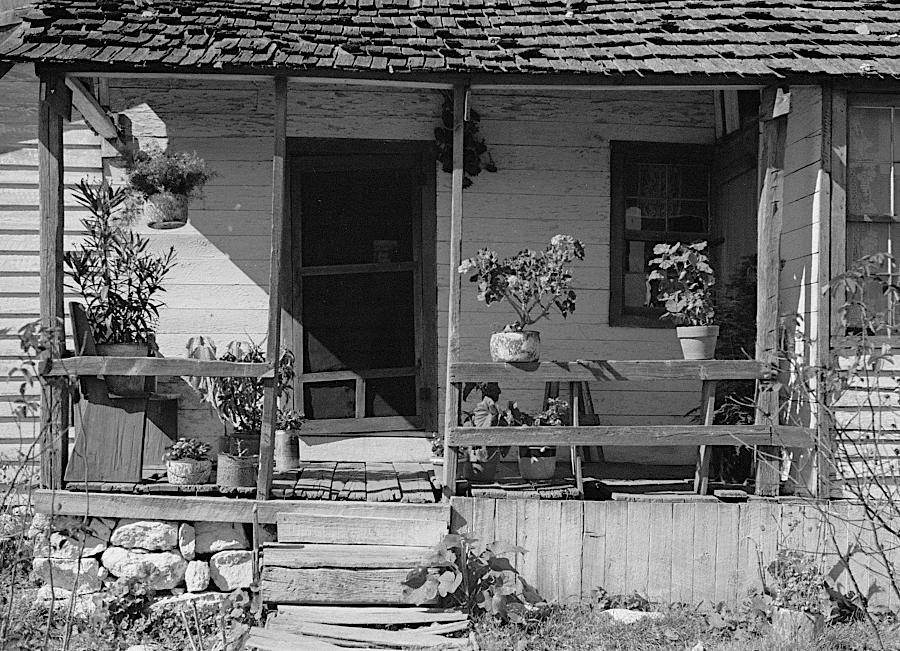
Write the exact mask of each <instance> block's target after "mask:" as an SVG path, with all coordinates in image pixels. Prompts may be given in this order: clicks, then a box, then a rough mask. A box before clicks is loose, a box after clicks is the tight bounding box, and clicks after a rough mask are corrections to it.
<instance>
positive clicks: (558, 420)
mask: <svg viewBox="0 0 900 651" xmlns="http://www.w3.org/2000/svg"><path fill="white" fill-rule="evenodd" d="M568 413H569V403H568V402H567V401H565V400H560V399H558V398H548V399H547V408H546V409H544V410H543V411H542V412H540V413H539V414H538V415H537V416H534V417H531V416H527V415H526V414H523V416H525V418H523V419H522V421H523V422H522V424H523V425H532V426H535V427H541V426H549V427H558V426H560V425H564V424H565V422H564V421H565V418H566V416H567V415H568ZM519 474H520V475H522V478H523V479H527V480H529V481H540V480H544V479H551V478H552V477H553V475H555V474H556V447H555V446H551V445H545V446H540V447H534V446H525V445H520V446H519Z"/></svg>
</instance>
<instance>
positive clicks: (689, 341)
mask: <svg viewBox="0 0 900 651" xmlns="http://www.w3.org/2000/svg"><path fill="white" fill-rule="evenodd" d="M675 332H676V333H677V334H678V340H679V341H680V342H681V353H682V355H684V358H685V359H713V358H715V356H716V340H717V339H718V338H719V326H715V325H714V326H680V327H678V328H675Z"/></svg>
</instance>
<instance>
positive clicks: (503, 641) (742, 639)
mask: <svg viewBox="0 0 900 651" xmlns="http://www.w3.org/2000/svg"><path fill="white" fill-rule="evenodd" d="M659 610H661V611H662V612H663V613H664V614H665V617H664V618H662V619H658V620H644V621H641V622H638V623H636V624H617V623H614V622H612V620H611V618H610V617H609V616H608V615H604V614H602V611H601V610H600V609H599V608H594V607H592V606H591V605H588V604H581V605H572V606H564V607H559V606H557V607H554V608H552V610H551V611H550V613H549V614H548V616H547V617H546V618H545V619H543V620H542V621H540V622H537V623H535V624H533V625H531V626H529V627H520V626H511V625H510V626H502V625H499V624H496V623H494V622H493V621H491V620H481V621H479V622H478V623H477V625H476V637H477V639H478V643H479V646H480V651H619V650H622V651H663V650H665V651H669V650H671V651H692V650H693V649H697V651H700V650H701V649H703V650H704V651H814V650H815V651H863V650H865V649H879V648H880V647H879V644H878V641H877V638H876V636H875V635H874V633H873V631H872V630H871V628H870V627H869V626H868V625H866V624H864V623H851V624H838V625H834V626H830V627H827V628H826V631H825V634H824V635H823V636H822V638H821V639H819V640H818V641H817V642H816V643H815V644H809V645H804V644H798V643H797V642H796V641H793V640H792V641H787V642H779V641H776V640H773V639H772V637H771V635H770V634H769V633H768V631H767V630H766V629H765V627H757V626H755V625H754V624H752V623H749V622H748V623H746V624H744V625H742V624H741V623H734V622H731V623H729V624H728V625H727V626H724V627H723V626H713V625H711V624H710V618H709V617H707V615H705V614H703V613H700V612H698V611H697V610H695V609H688V608H684V607H679V606H671V607H668V608H665V607H664V608H660V609H659ZM882 637H883V639H884V641H885V644H886V646H887V648H888V649H900V629H897V628H893V630H892V627H891V626H889V625H885V626H884V630H883V631H882ZM698 643H699V644H700V646H699V647H698V646H697V645H698Z"/></svg>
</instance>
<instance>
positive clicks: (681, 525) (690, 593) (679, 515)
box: [671, 502, 696, 604]
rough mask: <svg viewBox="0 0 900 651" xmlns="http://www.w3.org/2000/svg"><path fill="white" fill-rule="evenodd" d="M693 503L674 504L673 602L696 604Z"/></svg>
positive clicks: (694, 506)
mask: <svg viewBox="0 0 900 651" xmlns="http://www.w3.org/2000/svg"><path fill="white" fill-rule="evenodd" d="M695 510H696V504H694V503H692V502H676V503H674V504H672V579H671V583H672V601H674V602H677V603H684V604H694V603H695V599H694V511H695Z"/></svg>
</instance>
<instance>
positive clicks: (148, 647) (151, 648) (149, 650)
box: [125, 644, 163, 651]
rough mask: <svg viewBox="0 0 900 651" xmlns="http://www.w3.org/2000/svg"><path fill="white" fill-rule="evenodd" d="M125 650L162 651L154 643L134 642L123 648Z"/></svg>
mask: <svg viewBox="0 0 900 651" xmlns="http://www.w3.org/2000/svg"><path fill="white" fill-rule="evenodd" d="M125 651H163V649H162V647H161V646H156V645H155V644H135V645H134V646H130V647H128V648H127V649H125Z"/></svg>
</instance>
